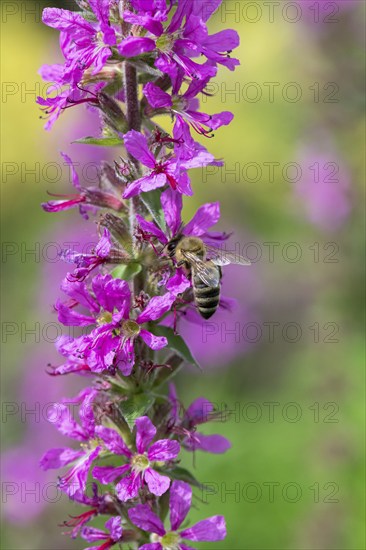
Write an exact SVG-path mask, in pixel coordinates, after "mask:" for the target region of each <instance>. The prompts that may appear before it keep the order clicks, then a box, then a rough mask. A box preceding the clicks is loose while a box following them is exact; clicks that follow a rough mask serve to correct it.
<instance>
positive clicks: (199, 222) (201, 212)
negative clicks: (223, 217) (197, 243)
mask: <svg viewBox="0 0 366 550" xmlns="http://www.w3.org/2000/svg"><path fill="white" fill-rule="evenodd" d="M219 219H220V203H218V202H211V203H206V204H203V205H202V206H201V207H200V208H199V209H198V210H197V212H196V213H195V215H194V216H193V218H192V219H191V221H189V222H188V223H187V224H186V225H185V227H184V229H183V233H184V235H195V236H196V237H200V236H201V235H203V234H204V233H206V231H207V229H208V228H209V227H212V226H213V225H215V224H216V223H217V222H218V221H219Z"/></svg>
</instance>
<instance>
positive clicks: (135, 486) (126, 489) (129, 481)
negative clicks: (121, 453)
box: [116, 473, 142, 502]
mask: <svg viewBox="0 0 366 550" xmlns="http://www.w3.org/2000/svg"><path fill="white" fill-rule="evenodd" d="M141 486H142V479H141V474H134V473H132V474H130V475H129V476H127V477H125V478H124V479H122V480H121V481H120V482H119V483H118V484H117V485H116V494H117V496H118V498H119V499H120V500H122V502H127V500H130V499H131V498H135V497H137V495H138V492H139V489H140V487H141Z"/></svg>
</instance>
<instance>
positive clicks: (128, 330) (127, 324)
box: [122, 319, 140, 338]
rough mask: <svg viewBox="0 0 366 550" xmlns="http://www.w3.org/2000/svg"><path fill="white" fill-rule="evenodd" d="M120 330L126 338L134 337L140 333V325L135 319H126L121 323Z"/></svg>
mask: <svg viewBox="0 0 366 550" xmlns="http://www.w3.org/2000/svg"><path fill="white" fill-rule="evenodd" d="M122 332H123V335H124V336H125V337H126V338H134V337H135V336H138V335H139V334H140V325H139V324H138V323H136V321H132V320H131V319H128V320H127V321H124V322H123V323H122Z"/></svg>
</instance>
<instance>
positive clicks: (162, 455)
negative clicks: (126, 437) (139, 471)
mask: <svg viewBox="0 0 366 550" xmlns="http://www.w3.org/2000/svg"><path fill="white" fill-rule="evenodd" d="M179 452H180V445H179V443H178V441H175V440H171V439H160V440H159V441H157V442H156V443H153V445H151V447H150V449H149V450H148V453H147V456H148V459H149V460H150V461H151V462H153V461H155V460H156V461H165V460H173V459H174V458H177V456H178V455H179Z"/></svg>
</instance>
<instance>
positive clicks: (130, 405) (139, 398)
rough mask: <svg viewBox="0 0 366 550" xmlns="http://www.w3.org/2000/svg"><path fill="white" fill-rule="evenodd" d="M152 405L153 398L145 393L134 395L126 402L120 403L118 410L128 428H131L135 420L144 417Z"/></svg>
mask: <svg viewBox="0 0 366 550" xmlns="http://www.w3.org/2000/svg"><path fill="white" fill-rule="evenodd" d="M153 404H154V398H153V397H152V396H151V395H148V394H146V393H136V394H135V395H132V396H131V397H130V398H129V399H127V400H126V401H121V403H120V406H119V407H120V410H121V412H122V415H123V417H124V419H125V420H126V422H127V424H128V425H129V426H130V428H133V426H134V424H135V420H136V418H139V416H144V414H146V413H147V411H148V410H149V409H150V407H151V406H152V405H153Z"/></svg>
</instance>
